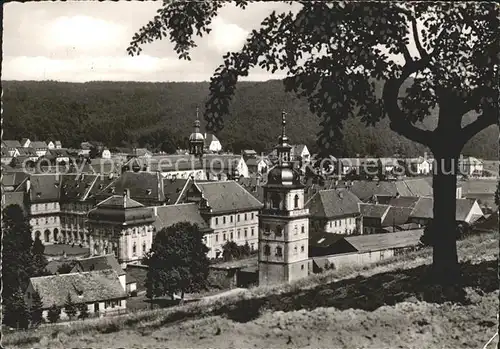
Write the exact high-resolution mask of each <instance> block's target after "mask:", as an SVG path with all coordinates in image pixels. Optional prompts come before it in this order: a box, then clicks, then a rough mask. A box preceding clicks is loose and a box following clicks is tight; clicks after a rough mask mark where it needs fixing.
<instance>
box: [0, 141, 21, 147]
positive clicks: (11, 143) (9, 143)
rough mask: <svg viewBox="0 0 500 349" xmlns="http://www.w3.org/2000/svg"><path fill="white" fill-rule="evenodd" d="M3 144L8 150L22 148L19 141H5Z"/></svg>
mask: <svg viewBox="0 0 500 349" xmlns="http://www.w3.org/2000/svg"><path fill="white" fill-rule="evenodd" d="M3 144H4V145H5V146H6V147H7V148H20V147H21V143H19V141H15V140H4V141H3Z"/></svg>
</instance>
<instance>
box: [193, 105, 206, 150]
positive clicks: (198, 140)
mask: <svg viewBox="0 0 500 349" xmlns="http://www.w3.org/2000/svg"><path fill="white" fill-rule="evenodd" d="M193 126H194V132H193V133H191V135H190V136H189V154H191V155H194V156H196V157H201V156H202V155H203V147H204V145H205V137H203V134H202V133H201V132H200V120H199V118H198V108H196V120H195V122H194V125H193Z"/></svg>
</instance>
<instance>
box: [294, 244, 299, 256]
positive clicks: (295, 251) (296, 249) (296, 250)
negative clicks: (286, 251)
mask: <svg viewBox="0 0 500 349" xmlns="http://www.w3.org/2000/svg"><path fill="white" fill-rule="evenodd" d="M298 250H299V249H298V248H297V246H295V247H294V248H293V254H297V252H298Z"/></svg>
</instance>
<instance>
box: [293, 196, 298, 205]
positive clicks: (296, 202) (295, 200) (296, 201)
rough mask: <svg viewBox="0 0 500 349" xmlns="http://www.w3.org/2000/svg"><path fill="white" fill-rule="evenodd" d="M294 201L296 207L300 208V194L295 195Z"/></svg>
mask: <svg viewBox="0 0 500 349" xmlns="http://www.w3.org/2000/svg"><path fill="white" fill-rule="evenodd" d="M293 202H294V204H293V205H294V207H295V208H299V196H298V195H295V197H294V198H293Z"/></svg>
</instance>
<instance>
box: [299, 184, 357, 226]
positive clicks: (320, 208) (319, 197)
mask: <svg viewBox="0 0 500 349" xmlns="http://www.w3.org/2000/svg"><path fill="white" fill-rule="evenodd" d="M360 203H361V200H359V198H358V197H357V196H356V195H354V194H353V193H352V192H350V191H349V190H347V189H344V188H340V189H329V190H320V191H319V192H317V193H316V194H315V195H314V196H313V197H312V198H311V199H310V200H309V201H308V202H307V203H306V205H305V206H306V208H309V213H310V215H311V216H312V217H321V218H326V219H332V218H337V217H344V216H353V215H359V213H360V209H359V204H360Z"/></svg>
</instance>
